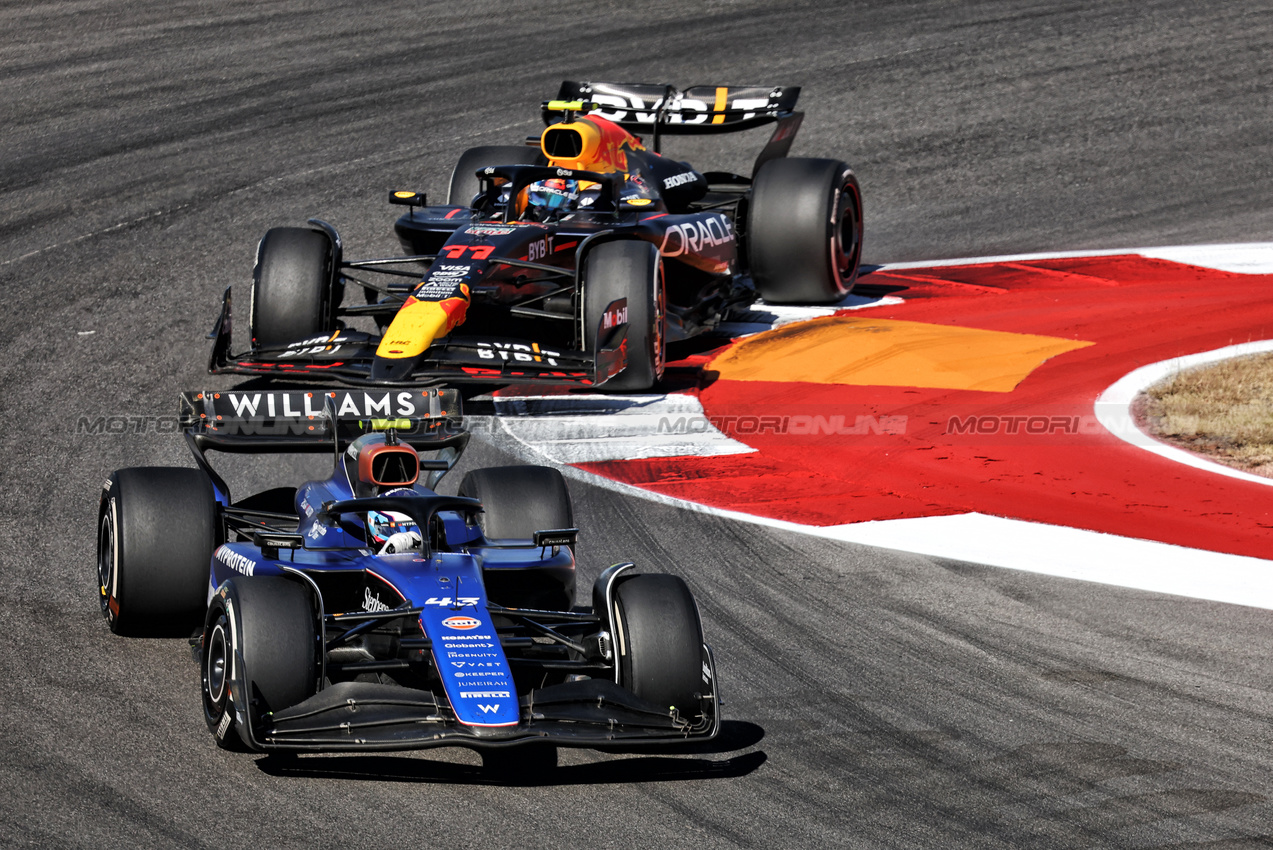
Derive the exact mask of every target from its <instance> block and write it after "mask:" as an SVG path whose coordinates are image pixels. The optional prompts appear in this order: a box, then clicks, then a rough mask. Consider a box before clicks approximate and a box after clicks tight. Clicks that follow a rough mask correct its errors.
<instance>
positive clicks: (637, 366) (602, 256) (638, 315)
mask: <svg viewBox="0 0 1273 850" xmlns="http://www.w3.org/2000/svg"><path fill="white" fill-rule="evenodd" d="M582 278H583V322H584V326H583V329H584V334H585V338H584V349H585V350H586V351H588V352H589V353H594V352H596V351H598V350H599V348H600V346H601V343H602V342H603V340H602V339H601V338H600V337H599V334H600V333H604V331H603V330H602V329H601V320H602V317H603V316H604V314H605V311H606V308H607V306H609V305H610V304H611V303H612V302H614V301H617V300H618V299H620V298H626V299H627V305H628V306H627V324H628V329H627V334H628V340H627V346H626V350H627V366H626V367H624V369H623V371H622V372H620V373H619V374H617V375H615V376H614V377H613V378H611V379H610V380H608V381H606V382H605V383H604V384H601V385H600V386H599V387H597V389H599V390H601V391H602V392H642V391H645V390H648V389H650V388H651V387H652V386H654V384H655V382H656V381H658V380H659V379H660V378H662V377H663V365H664V362H665V360H666V348H667V294H666V292H665V290H664V285H663V263H662V260H661V259H660V257H659V249H658V247H657V246H655V245H653V244H652V243H649V242H645V241H641V240H636V239H620V240H615V241H613V242H603V243H601V244H600V245H597V246H596V247H595V248H593V249H591V250H590V251H588V254H587V256H586V257H585V258H584V267H583V275H582Z"/></svg>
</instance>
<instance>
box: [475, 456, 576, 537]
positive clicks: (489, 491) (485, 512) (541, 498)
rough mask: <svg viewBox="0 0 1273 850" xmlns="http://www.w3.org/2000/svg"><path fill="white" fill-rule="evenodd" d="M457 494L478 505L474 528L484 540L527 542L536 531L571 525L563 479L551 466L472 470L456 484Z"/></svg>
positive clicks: (571, 514)
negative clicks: (478, 529)
mask: <svg viewBox="0 0 1273 850" xmlns="http://www.w3.org/2000/svg"><path fill="white" fill-rule="evenodd" d="M459 495H461V496H467V497H468V498H470V499H477V500H478V501H479V502H481V503H482V513H480V514H478V525H479V527H480V528H481V529H482V536H483V537H485V538H486V539H488V540H500V539H516V540H528V539H530V537H531V535H533V534H534V533H535V532H536V531H547V530H550V529H557V528H573V527H574V524H575V519H574V511H573V509H572V508H571V506H570V493H569V492H568V491H567V490H566V480H565V479H564V478H562V477H561V473H560V472H558V471H557V470H555V469H553V468H552V467H548V466H492V467H488V468H486V469H475V470H473V471H472V472H470V473H468V474H467V475H465V476H464V479H463V480H462V481H461V482H460V489H459Z"/></svg>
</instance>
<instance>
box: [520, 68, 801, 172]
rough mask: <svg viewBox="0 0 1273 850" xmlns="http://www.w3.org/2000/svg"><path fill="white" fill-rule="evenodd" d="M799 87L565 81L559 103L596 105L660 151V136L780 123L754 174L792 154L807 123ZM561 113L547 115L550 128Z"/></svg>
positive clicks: (602, 113)
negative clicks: (800, 107)
mask: <svg viewBox="0 0 1273 850" xmlns="http://www.w3.org/2000/svg"><path fill="white" fill-rule="evenodd" d="M799 97H800V87H799V86H690V87H689V88H687V89H684V90H683V91H682V90H678V89H677V88H676V87H675V86H672V85H667V84H663V83H658V84H652V83H580V82H574V81H571V80H566V81H565V82H563V83H562V84H561V90H560V91H559V93H558V95H557V98H558V99H559V100H564V101H579V100H582V101H585V102H587V101H591V102H592V103H595V104H597V108H595V109H593V110H592V114H594V115H597V116H599V117H601V118H606V119H608V120H610V121H613V122H615V123H616V124H618V125H619V126H621V127H623V128H625V129H628V130H631V131H633V132H637V133H643V132H649V133H650V134H651V135H652V137H653V145H652V147H653V148H654V150H655V151H658V150H659V137H660V136H661V135H665V134H668V135H690V134H695V135H697V134H706V133H733V132H737V131H740V130H750V129H752V128H754V127H761V126H764V125H765V124H775V123H776V124H777V125H778V126H777V127H775V128H774V133H773V136H772V137H770V139H769V143H768V144H766V145H765V148H764V150H763V151H761V153H760V156H759V157H757V159H756V165H755V169H754V171H753V173H755V171H759V170H760V166H761V165H763V164H764V163H765V162H767V161H768V160H770V159H777V158H779V157H784V156H786V155H787V151H789V150H790V149H791V143H792V142H793V141H794V140H795V138H796V131H797V130H799V128H800V122H801V121H802V120H803V119H804V113H803V112H796V111H795V108H796V100H797V99H798V98H799ZM560 118H561V113H558V112H551V111H546V112H545V113H544V121H545V123H548V124H552V123H555V122H556V121H558V120H560Z"/></svg>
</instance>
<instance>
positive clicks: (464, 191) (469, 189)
mask: <svg viewBox="0 0 1273 850" xmlns="http://www.w3.org/2000/svg"><path fill="white" fill-rule="evenodd" d="M547 164H548V160H547V159H545V158H544V155H543V153H541V152H540V150H539V148H530V147H526V146H525V145H486V146H484V147H480V148H469V149H468V150H466V151H465V152H464V153H463V155H461V156H460V161H459V162H457V163H456V164H455V170H453V171H452V172H451V189H450V191H449V192H448V193H447V200H446V202H447V203H448V204H455V205H457V206H461V207H467V206H469V205H470V204H471V203H473V196H474V195H476V194H477V193H478V192H479V191H480V190H481V183H479V182H478V179H477V175H476V174H475V173H474V172H476V171H477V170H478V169H479V168H487V167H488V166H492V165H547Z"/></svg>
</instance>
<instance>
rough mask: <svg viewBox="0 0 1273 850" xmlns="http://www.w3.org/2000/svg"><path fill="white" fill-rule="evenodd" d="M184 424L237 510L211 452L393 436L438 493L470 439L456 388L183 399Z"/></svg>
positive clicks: (332, 446)
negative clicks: (421, 455) (414, 453)
mask: <svg viewBox="0 0 1273 850" xmlns="http://www.w3.org/2000/svg"><path fill="white" fill-rule="evenodd" d="M178 421H179V424H180V426H181V430H182V432H183V433H184V434H185V437H186V442H187V443H188V444H189V446H190V451H191V453H192V454H193V455H194V458H195V462H196V463H197V464H198V465H199V468H200V469H202V470H203V471H204V472H205V473H207V475H208V477H209V478H210V479H211V480H212V485H213V488H214V490H215V491H216V492H217V498H218V500H219V501H221V502H222V503H223V504H225V505H229V504H230V488H229V486H228V485H227V484H226V482H225V479H223V478H222V477H221V476H220V475H219V474H218V473H217V472H216V470H214V469H213V468H212V466H211V464H209V463H208V459H207V457H205V455H204V453H205V452H207V451H209V450H214V451H220V452H231V453H235V452H250V453H264V452H286V453H293V452H328V453H332V454H333V455H338V454H339V452H340V450H341V449H343V448H344V447H345V446H346V445H347V444H348V443H350V442H352V441H353V440H355V439H357V438H358V437H360V436H362V435H363V434H366V433H368V432H371V431H388V430H390V429H392V430H393V431H394V433H395V434H396V435H397V437H398V439H400V440H401V441H402V442H404V443H409V444H410V445H411V446H413V447H415V448H416V449H417V450H419V451H431V452H437V453H438V455H437V458H436V459H435V460H421V461H420V468H421V470H428V471H429V475H430V479H429V480H430V484H429V486H430V487H432V486H433V485H435V484H436V483H437V481H438V480H439V479H440V478H441V477H442V476H443V475H445V474H446V473H447V472H448V471H449V470H450V469H451V467H453V466H454V465H455V462H456V461H457V460H459V457H460V454H461V453H462V452H463V451H464V447H465V446H467V445H468V441H469V433H468V431H466V430H465V429H464V425H463V422H462V419H461V415H460V393H459V390H454V389H440V388H437V387H433V388H429V389H416V390H408V389H385V390H330V389H302V390H204V391H202V392H184V393H182V394H181V412H180V415H179V420H178Z"/></svg>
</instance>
